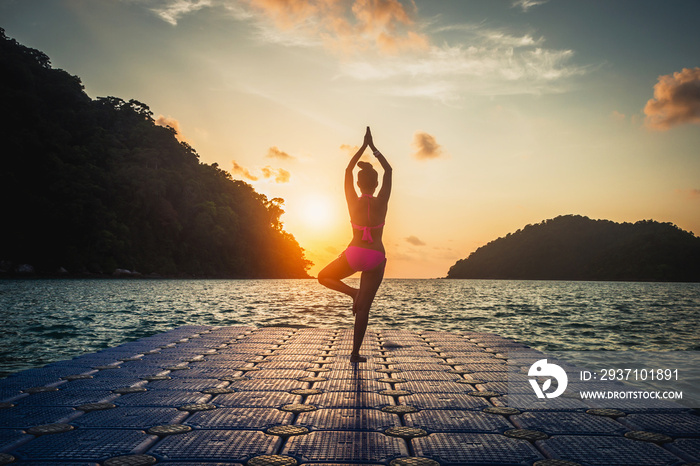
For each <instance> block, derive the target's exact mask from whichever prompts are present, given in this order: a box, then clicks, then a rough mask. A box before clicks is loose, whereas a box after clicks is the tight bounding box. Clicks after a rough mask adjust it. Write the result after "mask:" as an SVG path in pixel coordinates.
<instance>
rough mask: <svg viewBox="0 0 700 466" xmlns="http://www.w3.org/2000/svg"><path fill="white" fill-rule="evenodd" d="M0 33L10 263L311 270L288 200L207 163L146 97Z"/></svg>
mask: <svg viewBox="0 0 700 466" xmlns="http://www.w3.org/2000/svg"><path fill="white" fill-rule="evenodd" d="M0 35H1V37H0V102H2V112H3V114H4V115H3V116H4V117H3V121H4V123H3V125H1V126H0V139H1V141H2V150H1V151H0V152H1V155H0V158H1V159H2V168H1V169H0V199H2V212H0V219H1V220H0V223H1V225H2V228H0V270H1V271H3V272H5V273H8V271H9V273H11V272H12V271H13V270H17V268H18V267H19V266H20V265H21V264H29V265H31V266H32V267H33V268H34V269H35V270H36V272H38V273H55V272H56V271H58V270H61V272H63V273H65V271H68V272H69V273H93V274H95V273H98V274H112V273H113V271H115V270H116V269H127V270H130V271H134V270H135V271H138V272H140V273H142V274H151V273H155V274H160V275H166V276H198V277H199V276H209V277H280V278H287V277H289V278H291V277H307V276H308V275H307V273H306V271H307V269H308V267H309V265H310V263H309V262H308V261H307V260H306V259H305V258H304V254H303V250H302V249H301V248H300V247H299V244H298V243H297V242H296V240H295V239H294V237H292V236H291V235H290V234H288V233H286V232H285V231H284V230H283V229H282V225H281V223H280V220H279V218H280V215H281V214H282V213H283V210H282V208H281V205H282V202H283V201H282V200H281V199H267V198H266V197H265V196H264V195H262V194H259V193H257V192H255V191H254V190H253V188H252V187H251V186H250V185H248V184H246V183H243V182H241V181H235V180H233V179H232V178H231V176H230V175H229V174H228V173H227V172H225V171H223V170H221V169H219V168H218V166H217V165H216V164H213V165H207V164H203V163H201V162H200V161H199V156H198V155H197V153H196V152H195V150H194V149H193V148H192V147H190V146H189V145H187V144H185V143H180V142H178V140H177V139H176V138H175V132H174V130H173V129H171V128H164V127H161V126H157V125H156V124H155V123H154V120H153V114H152V112H151V111H150V110H149V108H148V107H147V106H146V105H145V104H143V103H141V102H137V101H135V100H130V101H124V100H122V99H119V98H116V97H105V98H98V99H96V100H92V99H91V98H90V97H88V96H87V94H85V92H84V90H83V86H82V84H81V82H80V79H79V78H77V77H75V76H71V75H70V74H68V73H66V72H65V71H62V70H59V69H53V68H52V67H51V64H50V61H49V58H48V57H47V56H46V55H45V54H44V53H42V52H40V51H38V50H33V49H30V48H27V47H24V46H22V45H20V44H18V43H17V42H16V41H15V40H12V39H8V38H7V37H6V36H5V32H4V30H2V29H0ZM24 269H30V268H29V267H26V266H25V267H24ZM0 276H2V274H0Z"/></svg>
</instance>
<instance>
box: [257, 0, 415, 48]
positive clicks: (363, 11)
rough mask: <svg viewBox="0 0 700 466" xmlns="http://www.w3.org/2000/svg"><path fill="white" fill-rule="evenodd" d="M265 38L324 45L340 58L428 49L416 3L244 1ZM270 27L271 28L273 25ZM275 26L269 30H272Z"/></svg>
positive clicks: (386, 0)
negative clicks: (417, 22)
mask: <svg viewBox="0 0 700 466" xmlns="http://www.w3.org/2000/svg"><path fill="white" fill-rule="evenodd" d="M243 3H244V4H245V5H247V6H248V13H249V14H250V16H251V17H254V18H256V19H257V21H258V26H259V28H260V31H261V36H262V37H264V38H265V39H267V40H270V41H273V42H277V43H287V44H290V45H312V44H318V43H320V44H322V45H323V46H325V47H326V48H328V49H330V50H333V51H335V52H338V53H342V54H357V53H363V52H367V51H373V50H378V51H380V52H381V53H385V54H395V53H399V52H402V51H405V50H415V49H424V48H426V47H427V46H428V43H429V40H428V38H427V36H425V35H424V34H423V33H422V32H421V31H420V30H419V28H418V26H417V25H416V22H415V20H414V19H413V17H414V16H415V13H416V10H417V9H416V6H415V4H414V3H413V1H412V0H411V1H409V2H404V3H402V2H400V1H398V0H354V1H352V2H351V1H337V0H243ZM270 23H271V24H270ZM271 25H272V26H274V29H271V28H270V26H271Z"/></svg>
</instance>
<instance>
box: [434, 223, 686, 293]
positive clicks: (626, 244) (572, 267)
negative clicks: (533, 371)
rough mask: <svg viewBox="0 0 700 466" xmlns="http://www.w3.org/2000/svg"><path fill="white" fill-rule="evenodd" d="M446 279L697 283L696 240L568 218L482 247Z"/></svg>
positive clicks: (660, 229)
mask: <svg viewBox="0 0 700 466" xmlns="http://www.w3.org/2000/svg"><path fill="white" fill-rule="evenodd" d="M447 278H498V279H525V280H626V281H700V238H696V237H695V236H694V235H693V233H689V232H686V231H683V230H681V229H680V228H678V227H676V226H675V225H672V224H670V223H659V222H654V221H650V220H645V221H641V222H637V223H634V224H632V223H622V224H620V223H614V222H611V221H608V220H591V219H589V218H587V217H582V216H578V215H567V216H561V217H557V218H554V219H551V220H546V221H544V222H542V223H539V224H537V225H528V226H526V227H525V228H523V229H522V230H518V231H517V232H515V233H513V234H510V233H509V234H508V235H507V236H506V237H505V238H498V239H497V240H495V241H492V242H490V243H488V244H487V245H485V246H482V247H480V248H479V249H477V250H476V251H474V252H473V253H472V254H471V255H469V257H468V258H467V259H462V260H459V261H457V263H456V264H455V265H454V266H452V268H450V271H449V273H448V275H447Z"/></svg>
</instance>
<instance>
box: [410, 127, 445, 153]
mask: <svg viewBox="0 0 700 466" xmlns="http://www.w3.org/2000/svg"><path fill="white" fill-rule="evenodd" d="M413 147H415V148H416V152H415V153H414V154H413V156H414V157H415V158H417V159H418V160H429V159H436V158H438V157H440V156H441V155H442V147H441V146H440V144H438V143H437V141H436V140H435V136H432V135H430V134H428V133H424V132H421V131H418V132H417V133H416V134H414V135H413Z"/></svg>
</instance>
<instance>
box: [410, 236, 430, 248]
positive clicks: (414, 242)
mask: <svg viewBox="0 0 700 466" xmlns="http://www.w3.org/2000/svg"><path fill="white" fill-rule="evenodd" d="M406 242H408V243H411V244H412V245H414V246H425V243H424V242H423V241H421V240H420V239H419V238H418V237H416V236H413V235H411V236H409V237H408V238H406Z"/></svg>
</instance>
